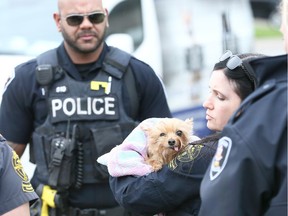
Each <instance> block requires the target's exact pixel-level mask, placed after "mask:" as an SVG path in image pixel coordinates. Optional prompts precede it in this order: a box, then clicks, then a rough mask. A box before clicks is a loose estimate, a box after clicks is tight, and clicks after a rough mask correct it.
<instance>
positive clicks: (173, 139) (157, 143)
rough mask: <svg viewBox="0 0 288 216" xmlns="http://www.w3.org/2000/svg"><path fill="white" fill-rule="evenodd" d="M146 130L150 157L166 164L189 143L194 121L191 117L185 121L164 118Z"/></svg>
mask: <svg viewBox="0 0 288 216" xmlns="http://www.w3.org/2000/svg"><path fill="white" fill-rule="evenodd" d="M144 130H145V131H146V134H147V136H148V144H147V154H148V158H153V159H154V160H158V161H162V163H163V164H166V163H168V162H170V161H171V160H172V159H173V158H174V157H175V155H176V154H177V153H178V152H179V151H180V150H181V149H183V147H185V146H186V145H187V144H188V143H189V138H190V136H191V135H192V130H193V123H192V120H191V119H187V120H185V121H183V120H180V119H176V118H163V119H161V120H160V121H159V122H158V123H156V125H154V126H153V127H151V128H147V129H144Z"/></svg>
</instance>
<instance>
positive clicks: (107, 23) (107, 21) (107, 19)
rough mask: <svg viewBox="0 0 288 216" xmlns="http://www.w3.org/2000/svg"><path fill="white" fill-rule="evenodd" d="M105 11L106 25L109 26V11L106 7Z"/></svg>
mask: <svg viewBox="0 0 288 216" xmlns="http://www.w3.org/2000/svg"><path fill="white" fill-rule="evenodd" d="M105 13H106V27H107V28H109V18H108V17H109V13H108V10H107V8H105Z"/></svg>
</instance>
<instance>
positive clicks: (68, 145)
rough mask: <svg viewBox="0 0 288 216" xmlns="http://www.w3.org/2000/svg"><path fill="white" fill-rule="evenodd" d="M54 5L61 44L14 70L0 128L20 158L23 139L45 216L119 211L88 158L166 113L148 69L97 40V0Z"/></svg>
mask: <svg viewBox="0 0 288 216" xmlns="http://www.w3.org/2000/svg"><path fill="white" fill-rule="evenodd" d="M58 7H59V13H55V14H54V20H55V22H56V25H57V28H58V30H59V32H61V33H62V36H63V38H64V42H63V44H61V45H60V46H59V47H58V48H57V49H56V50H52V51H48V52H47V53H44V54H43V55H40V56H39V57H38V58H37V59H33V60H31V61H29V62H26V63H24V64H22V65H20V66H18V67H17V68H16V70H15V76H14V78H13V79H12V80H10V81H9V84H8V85H7V88H6V91H5V92H4V94H3V100H2V105H1V112H0V125H1V126H0V130H1V132H2V133H3V135H4V136H5V137H6V138H7V140H8V141H9V144H10V145H11V146H12V147H13V148H14V149H15V151H16V152H17V153H18V154H19V155H20V156H21V155H22V154H23V152H24V149H25V147H26V144H27V143H28V142H30V141H31V147H32V148H31V152H32V155H31V160H32V161H33V162H35V163H36V165H37V168H36V171H35V175H34V176H33V179H32V184H33V186H34V187H35V188H37V191H38V192H39V194H40V195H41V197H42V200H43V203H42V211H43V209H47V205H48V206H49V207H52V208H50V215H52V214H54V215H111V216H112V215H117V216H119V215H121V213H120V212H119V208H118V204H117V203H116V201H115V200H114V197H113V195H112V193H111V191H110V187H109V183H108V175H107V172H106V170H105V169H103V167H101V165H100V164H98V163H97V162H96V159H97V158H98V157H99V156H100V155H102V154H104V153H106V152H108V151H110V149H111V148H112V147H114V146H115V145H118V144H120V143H121V142H122V141H123V139H124V138H125V137H126V136H127V135H128V134H129V133H130V132H131V130H132V129H133V128H134V127H135V125H136V124H137V122H139V121H142V120H144V119H146V118H150V117H171V113H170V110H169V108H168V105H167V101H166V98H165V94H164V90H163V86H162V84H161V82H160V80H159V79H158V77H157V76H156V74H155V73H154V71H153V70H152V69H151V68H150V67H149V66H148V65H146V64H145V63H143V62H141V61H139V60H137V59H135V58H134V57H131V56H130V55H128V54H127V53H124V52H123V51H121V50H118V49H116V48H113V47H108V46H107V45H106V44H105V42H104V41H103V38H104V35H105V31H106V28H107V27H108V16H107V14H108V13H107V10H105V9H104V8H103V5H102V0H85V1H80V0H59V1H58ZM12 110H13V111H12ZM11 111H12V112H11ZM4 122H5V123H4ZM31 138H32V139H31ZM30 139H31V140H30ZM55 192H57V193H56V195H55ZM49 200H50V201H51V200H52V204H51V203H50V204H49V202H50V201H49ZM55 206H56V208H54V207H55ZM55 209H56V210H55ZM45 211H46V210H45ZM46 213H47V212H46Z"/></svg>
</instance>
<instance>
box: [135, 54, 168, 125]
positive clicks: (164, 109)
mask: <svg viewBox="0 0 288 216" xmlns="http://www.w3.org/2000/svg"><path fill="white" fill-rule="evenodd" d="M131 67H132V71H133V73H134V75H135V80H136V86H137V90H138V92H139V93H138V96H139V98H140V106H139V108H140V111H139V114H140V117H139V118H140V119H139V120H140V121H143V120H145V119H147V118H152V117H157V118H164V117H172V115H171V112H170V109H169V106H168V102H167V98H166V94H165V90H164V85H163V83H162V81H161V80H160V78H159V77H158V76H157V75H156V73H155V72H154V71H153V69H152V68H151V67H150V66H149V65H147V64H145V63H143V62H141V61H138V60H136V59H135V58H132V59H131Z"/></svg>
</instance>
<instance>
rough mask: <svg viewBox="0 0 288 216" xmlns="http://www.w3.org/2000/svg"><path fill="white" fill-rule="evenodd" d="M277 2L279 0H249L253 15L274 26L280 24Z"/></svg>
mask: <svg viewBox="0 0 288 216" xmlns="http://www.w3.org/2000/svg"><path fill="white" fill-rule="evenodd" d="M279 3H280V0H250V4H251V7H252V11H253V16H254V17H255V18H257V19H263V20H266V21H267V22H268V23H269V24H270V25H274V26H279V25H280V20H281V16H280V13H279V10H278V5H279Z"/></svg>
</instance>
